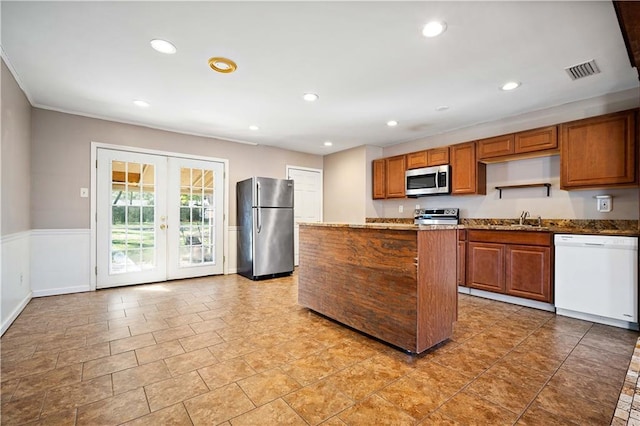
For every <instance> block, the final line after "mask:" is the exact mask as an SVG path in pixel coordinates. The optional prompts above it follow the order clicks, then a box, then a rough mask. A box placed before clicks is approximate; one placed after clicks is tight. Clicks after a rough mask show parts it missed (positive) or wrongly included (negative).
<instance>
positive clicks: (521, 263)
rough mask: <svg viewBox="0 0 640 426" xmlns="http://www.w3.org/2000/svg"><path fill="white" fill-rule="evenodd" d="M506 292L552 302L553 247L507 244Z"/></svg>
mask: <svg viewBox="0 0 640 426" xmlns="http://www.w3.org/2000/svg"><path fill="white" fill-rule="evenodd" d="M505 254H506V256H505V260H506V262H505V270H506V274H505V292H506V293H507V294H510V295H512V296H520V297H525V298H527V299H534V300H540V301H542V302H551V248H550V247H535V246H513V245H508V246H506V253H505Z"/></svg>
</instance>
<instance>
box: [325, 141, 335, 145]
mask: <svg viewBox="0 0 640 426" xmlns="http://www.w3.org/2000/svg"><path fill="white" fill-rule="evenodd" d="M324 146H333V142H331V141H325V143H324Z"/></svg>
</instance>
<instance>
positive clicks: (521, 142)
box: [515, 126, 558, 154]
mask: <svg viewBox="0 0 640 426" xmlns="http://www.w3.org/2000/svg"><path fill="white" fill-rule="evenodd" d="M556 149H558V127H557V126H549V127H544V128H542V129H534V130H528V131H526V132H520V133H516V135H515V153H516V154H524V153H527V152H536V151H547V150H556Z"/></svg>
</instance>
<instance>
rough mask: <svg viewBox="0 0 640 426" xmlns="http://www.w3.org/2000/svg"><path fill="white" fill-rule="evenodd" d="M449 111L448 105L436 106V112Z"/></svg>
mask: <svg viewBox="0 0 640 426" xmlns="http://www.w3.org/2000/svg"><path fill="white" fill-rule="evenodd" d="M448 109H449V105H438V106H437V107H436V111H446V110H448Z"/></svg>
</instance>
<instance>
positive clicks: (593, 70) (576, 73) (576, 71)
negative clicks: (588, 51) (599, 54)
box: [564, 59, 600, 80]
mask: <svg viewBox="0 0 640 426" xmlns="http://www.w3.org/2000/svg"><path fill="white" fill-rule="evenodd" d="M564 70H565V71H566V72H567V74H569V77H570V78H571V80H578V79H579V78H584V77H589V76H590V75H594V74H599V73H600V69H599V68H598V66H597V65H596V61H595V59H592V60H590V61H589V62H583V63H582V64H578V65H574V66H572V67H568V68H565V69H564Z"/></svg>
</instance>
